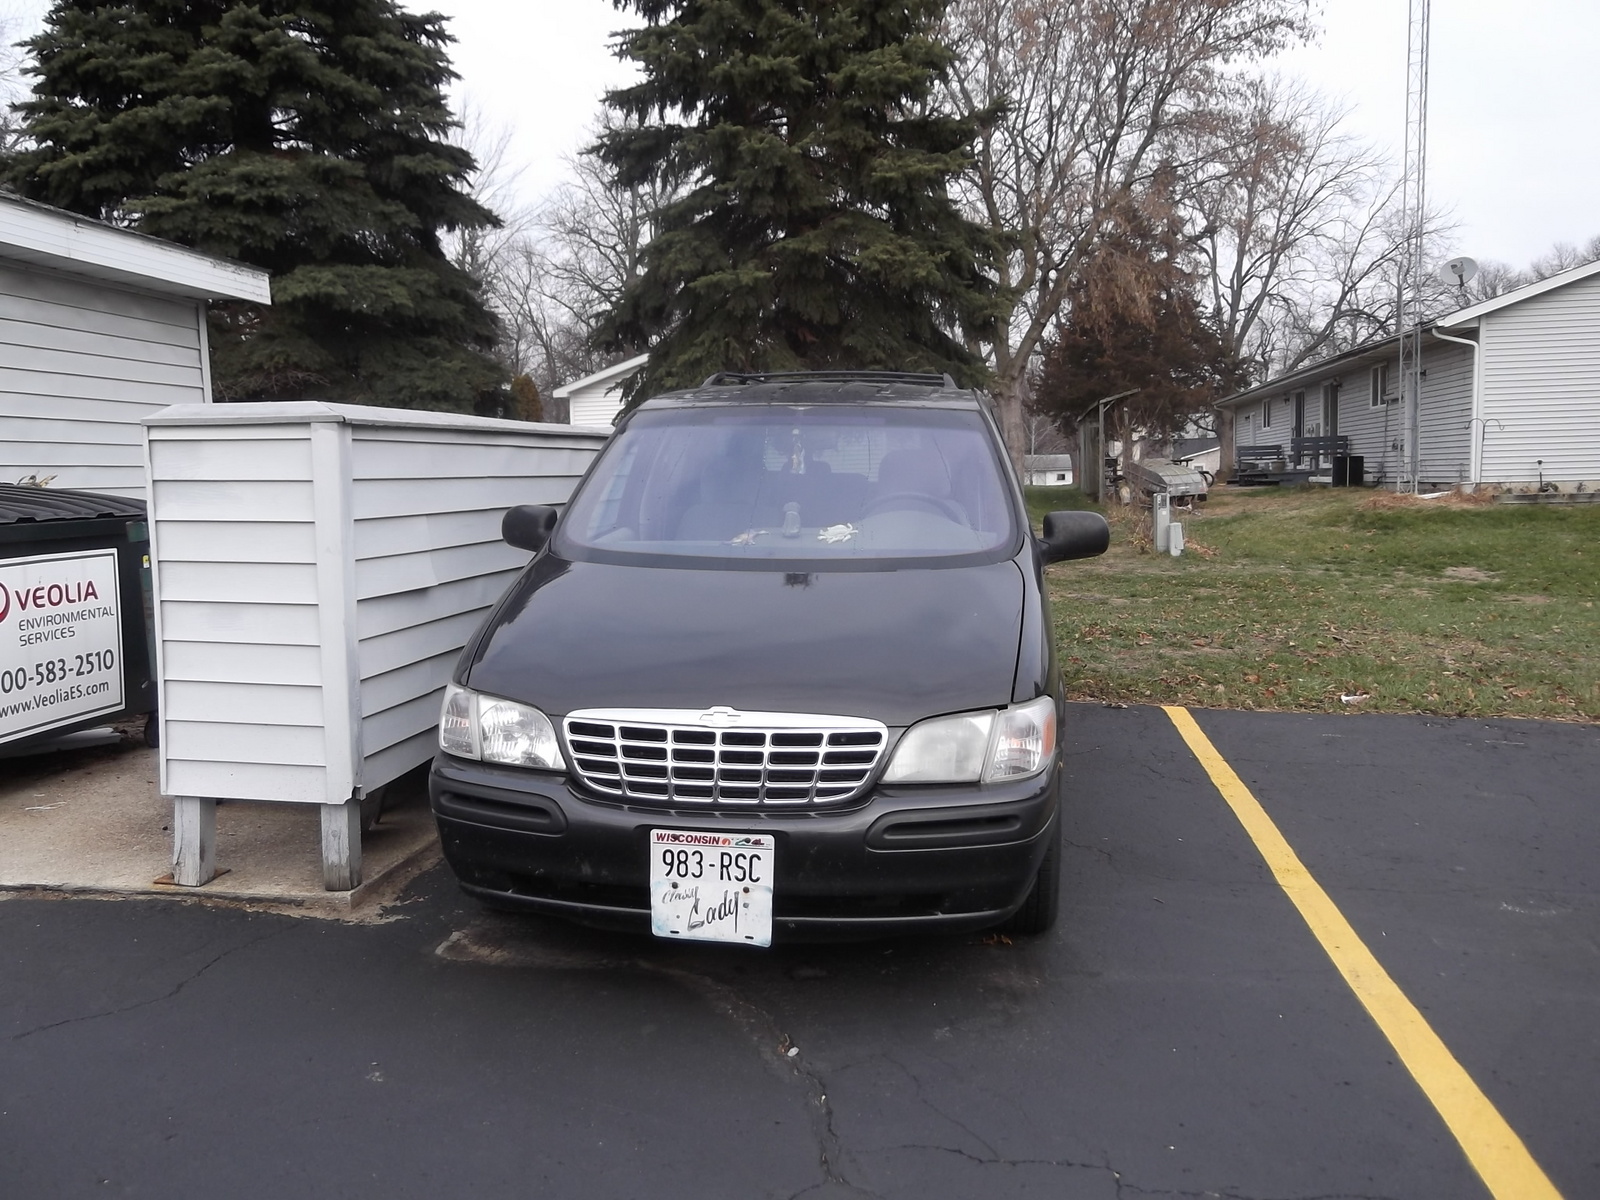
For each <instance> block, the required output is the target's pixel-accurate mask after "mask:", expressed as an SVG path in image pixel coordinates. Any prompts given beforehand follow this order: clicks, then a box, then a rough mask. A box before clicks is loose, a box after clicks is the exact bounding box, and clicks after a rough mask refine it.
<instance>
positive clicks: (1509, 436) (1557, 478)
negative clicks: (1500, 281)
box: [1219, 262, 1600, 490]
mask: <svg viewBox="0 0 1600 1200" xmlns="http://www.w3.org/2000/svg"><path fill="white" fill-rule="evenodd" d="M1398 359H1399V355H1398V343H1397V339H1395V338H1392V337H1391V338H1385V339H1383V340H1382V341H1378V342H1372V343H1370V344H1368V345H1366V346H1362V347H1358V348H1357V349H1355V350H1352V351H1350V352H1348V353H1346V354H1342V355H1339V356H1337V357H1335V358H1330V359H1326V360H1324V361H1322V362H1319V363H1315V364H1313V365H1312V366H1309V367H1305V368H1303V369H1301V370H1299V371H1296V372H1293V373H1292V374H1289V375H1284V376H1280V377H1279V378H1277V379H1274V380H1271V381H1269V382H1268V383H1265V384H1262V385H1261V386H1259V387H1255V388H1251V389H1250V390H1248V391H1245V392H1240V393H1238V394H1237V395H1234V396H1230V397H1228V399H1226V400H1224V401H1222V402H1221V404H1220V405H1219V407H1221V408H1225V409H1231V410H1232V412H1233V415H1234V429H1233V441H1234V445H1235V446H1261V445H1281V446H1283V447H1284V449H1285V450H1286V451H1287V450H1288V449H1289V448H1290V446H1291V439H1292V438H1294V437H1298V436H1313V435H1316V434H1343V435H1346V436H1348V437H1349V439H1350V452H1351V453H1352V454H1356V455H1361V456H1362V457H1363V458H1365V460H1366V464H1365V465H1366V475H1367V480H1368V482H1376V483H1380V484H1394V483H1395V482H1396V481H1397V480H1399V479H1400V478H1401V477H1402V475H1403V474H1404V473H1405V465H1406V463H1407V462H1408V461H1409V459H1410V457H1411V455H1410V448H1409V446H1408V445H1407V438H1406V431H1405V428H1404V426H1405V420H1404V416H1403V412H1402V409H1403V406H1402V405H1401V403H1400V388H1399V378H1398V372H1399V361H1398ZM1422 366H1423V379H1422V396H1421V404H1420V413H1419V421H1418V424H1419V426H1420V431H1421V432H1420V438H1419V442H1418V450H1419V453H1418V454H1417V456H1416V457H1417V461H1418V468H1417V478H1418V483H1419V485H1421V486H1448V485H1451V484H1456V483H1475V484H1476V483H1483V484H1493V485H1497V486H1502V487H1511V488H1517V487H1528V486H1538V485H1539V484H1541V483H1542V484H1545V485H1552V484H1553V485H1556V486H1558V487H1560V488H1562V489H1571V488H1576V487H1577V485H1579V484H1583V485H1584V487H1585V489H1586V490H1593V488H1594V487H1595V486H1596V484H1600V262H1593V263H1589V264H1588V265H1586V266H1582V267H1577V268H1574V269H1573V270H1570V271H1564V272H1562V273H1561V274H1559V275H1553V276H1551V277H1550V278H1549V279H1545V280H1541V281H1540V282H1538V283H1534V284H1530V285H1528V286H1527V287H1522V288H1518V289H1516V290H1515V291H1511V292H1507V293H1506V294H1505V295H1503V296H1497V297H1495V298H1494V299H1493V300H1486V301H1484V302H1483V303H1482V304H1475V305H1471V306H1469V307H1467V308H1463V309H1460V310H1458V311H1457V312H1454V313H1451V314H1449V315H1448V316H1445V317H1441V318H1440V319H1439V320H1438V321H1436V322H1434V323H1433V325H1431V326H1430V327H1429V328H1428V330H1427V334H1426V337H1425V339H1424V344H1423V353H1422Z"/></svg>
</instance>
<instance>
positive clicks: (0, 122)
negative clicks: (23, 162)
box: [0, 14, 28, 157]
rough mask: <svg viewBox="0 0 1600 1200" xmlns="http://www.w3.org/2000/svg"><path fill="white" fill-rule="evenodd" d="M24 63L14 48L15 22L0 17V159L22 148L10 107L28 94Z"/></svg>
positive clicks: (19, 123) (19, 127) (18, 125)
mask: <svg viewBox="0 0 1600 1200" xmlns="http://www.w3.org/2000/svg"><path fill="white" fill-rule="evenodd" d="M24 61H25V60H24V57H23V52H22V49H21V47H20V46H18V45H17V21H16V19H15V18H14V17H12V16H9V15H5V14H0V157H5V156H7V155H10V154H13V153H15V152H16V151H17V150H18V149H20V148H21V146H22V142H23V128H22V121H21V120H20V119H19V118H18V116H17V114H16V113H15V112H14V111H12V108H11V106H12V105H13V104H16V103H17V102H18V101H19V100H21V99H23V97H24V96H25V95H26V94H27V92H28V86H27V84H26V82H25V81H24V80H23V77H22V69H23V63H24Z"/></svg>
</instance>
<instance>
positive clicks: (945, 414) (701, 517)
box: [560, 404, 1017, 565]
mask: <svg viewBox="0 0 1600 1200" xmlns="http://www.w3.org/2000/svg"><path fill="white" fill-rule="evenodd" d="M1012 510H1013V504H1012V502H1011V499H1010V490H1009V488H1008V487H1007V485H1006V482H1005V476H1004V474H1003V472H1002V468H1001V466H1000V462H999V459H998V457H997V448H996V446H995V439H994V437H993V435H992V434H991V433H990V430H989V427H988V425H987V424H986V423H985V422H984V420H983V418H982V417H981V416H980V415H979V414H978V413H976V412H973V411H970V410H965V411H964V410H959V409H939V408H920V407H915V406H910V405H907V406H903V407H891V406H889V405H874V406H870V407H869V406H853V407H849V408H846V407H844V406H839V405H826V404H822V405H809V406H803V407H802V406H794V407H786V406H779V405H759V406H754V405H753V406H750V407H733V406H720V405H719V406H706V407H702V408H696V407H690V408H681V409H663V410H660V411H655V412H642V413H639V414H638V415H637V416H635V417H634V418H633V419H632V420H631V421H630V422H628V424H627V425H626V426H624V427H623V429H622V430H621V431H620V432H618V434H617V435H616V437H615V438H614V439H613V440H612V442H611V444H610V445H608V446H607V447H606V450H605V453H604V454H602V455H601V457H600V459H599V461H597V462H596V463H595V466H594V469H593V471H592V473H591V474H590V476H589V478H588V479H587V480H586V481H585V483H584V485H583V487H582V488H581V489H580V491H579V493H578V495H577V497H576V498H575V499H574V501H573V503H572V507H571V509H570V510H569V512H568V513H567V516H566V520H565V521H564V522H563V523H562V534H561V545H560V548H561V549H564V550H565V551H566V552H567V553H569V554H570V553H571V552H572V551H573V550H578V551H579V556H580V557H591V556H592V557H600V558H611V556H612V553H617V554H619V555H620V556H623V557H627V558H632V557H633V556H634V555H649V556H662V555H665V556H670V557H675V558H685V557H687V558H696V559H714V560H718V563H717V565H723V564H727V565H743V564H755V563H759V562H762V561H764V560H769V559H771V560H776V559H784V560H824V561H829V562H840V564H841V565H843V561H845V560H856V561H857V562H861V563H862V564H863V565H864V564H865V563H867V562H875V561H882V560H901V559H930V558H957V557H959V558H962V559H969V558H970V556H973V555H982V556H988V555H990V554H992V553H994V552H1001V551H1007V550H1008V549H1009V548H1010V547H1012V546H1014V545H1015V544H1016V536H1017V535H1016V516H1015V513H1014V512H1013V511H1012ZM583 550H588V551H590V552H591V554H583V553H582V551H583ZM706 565H712V564H710V563H707V564H706Z"/></svg>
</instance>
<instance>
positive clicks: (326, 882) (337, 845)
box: [321, 800, 361, 892]
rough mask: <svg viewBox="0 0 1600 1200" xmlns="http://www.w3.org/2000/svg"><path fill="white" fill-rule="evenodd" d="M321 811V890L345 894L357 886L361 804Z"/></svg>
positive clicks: (350, 802)
mask: <svg viewBox="0 0 1600 1200" xmlns="http://www.w3.org/2000/svg"><path fill="white" fill-rule="evenodd" d="M321 808H322V886H323V887H324V888H326V889H327V890H328V891H330V892H349V891H353V890H354V889H356V888H357V887H360V886H361V802H360V801H359V800H346V801H345V802H344V803H343V804H324V805H321Z"/></svg>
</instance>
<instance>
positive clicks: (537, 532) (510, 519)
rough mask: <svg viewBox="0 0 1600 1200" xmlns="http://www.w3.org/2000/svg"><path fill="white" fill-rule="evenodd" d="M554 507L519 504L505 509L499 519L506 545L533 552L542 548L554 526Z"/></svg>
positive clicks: (501, 534)
mask: <svg viewBox="0 0 1600 1200" xmlns="http://www.w3.org/2000/svg"><path fill="white" fill-rule="evenodd" d="M558 515H559V514H558V513H557V512H556V510H555V509H553V508H550V507H548V506H547V505H543V504H519V505H517V506H516V507H515V508H512V509H507V510H506V515H505V516H504V517H503V518H501V521H500V536H501V537H502V538H503V539H504V540H505V542H506V544H507V545H510V546H515V547H516V548H517V549H518V550H532V551H533V552H534V553H535V554H537V553H538V552H539V551H541V550H543V549H544V544H545V543H546V542H548V541H549V540H550V531H551V530H552V529H554V528H555V527H556V517H557V516H558Z"/></svg>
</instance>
